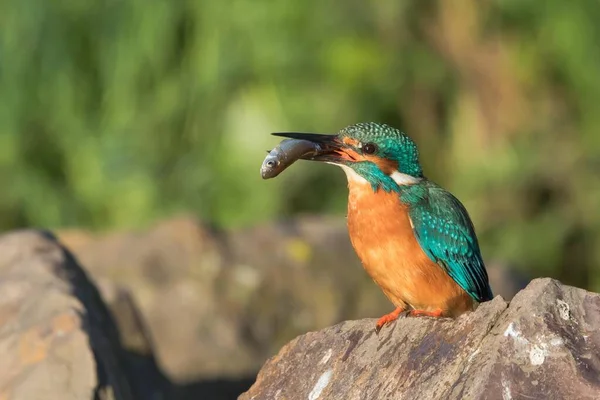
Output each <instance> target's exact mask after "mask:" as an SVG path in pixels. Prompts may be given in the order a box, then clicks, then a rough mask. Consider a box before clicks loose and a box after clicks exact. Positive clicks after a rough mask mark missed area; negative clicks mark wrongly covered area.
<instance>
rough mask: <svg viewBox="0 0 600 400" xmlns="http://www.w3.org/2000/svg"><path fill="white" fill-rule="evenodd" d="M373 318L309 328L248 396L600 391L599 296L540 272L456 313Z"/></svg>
mask: <svg viewBox="0 0 600 400" xmlns="http://www.w3.org/2000/svg"><path fill="white" fill-rule="evenodd" d="M374 324H375V319H368V320H361V321H350V322H344V323H341V324H338V325H336V326H333V327H331V328H327V329H324V330H321V331H318V332H311V333H307V334H305V335H302V336H300V337H298V338H296V339H294V340H293V341H292V342H290V343H289V344H287V345H286V346H285V347H284V348H283V349H281V351H280V352H279V354H278V355H277V356H275V357H273V358H271V359H270V360H269V361H268V362H267V363H266V364H265V365H264V367H263V368H262V370H261V372H260V373H259V375H258V379H257V381H256V383H255V384H254V386H253V387H252V388H251V389H250V390H249V391H248V392H247V393H245V394H243V395H242V396H241V397H240V398H241V399H242V400H250V399H253V400H259V399H281V400H283V399H286V400H292V399H309V400H317V399H349V400H350V399H502V400H509V399H598V398H600V358H599V357H600V295H598V294H596V293H590V292H587V291H585V290H582V289H577V288H573V287H569V286H564V285H561V284H560V283H559V282H557V281H554V280H551V279H537V280H534V281H532V282H531V283H530V285H529V286H528V287H527V288H526V289H524V290H523V291H521V292H519V293H518V294H517V295H516V296H515V297H514V299H513V300H512V301H511V303H510V305H507V304H506V302H504V300H502V298H500V297H496V298H495V299H494V300H493V301H491V302H488V303H485V304H483V305H481V306H480V307H479V308H478V310H477V311H475V312H473V313H469V314H465V315H463V316H461V317H460V318H458V319H457V320H436V319H431V318H402V319H399V320H398V321H396V322H395V323H394V324H393V325H391V326H388V327H386V328H384V329H383V330H382V331H381V333H380V334H379V335H376V334H375V333H374V331H373V327H374Z"/></svg>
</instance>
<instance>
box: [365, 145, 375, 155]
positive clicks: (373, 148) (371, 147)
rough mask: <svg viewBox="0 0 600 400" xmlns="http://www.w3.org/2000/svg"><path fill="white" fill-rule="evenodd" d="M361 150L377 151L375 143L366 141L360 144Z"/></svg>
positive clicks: (366, 152) (371, 152)
mask: <svg viewBox="0 0 600 400" xmlns="http://www.w3.org/2000/svg"><path fill="white" fill-rule="evenodd" d="M362 151H363V153H365V154H373V153H375V152H376V151H377V145H376V144H375V143H366V144H364V145H363V146H362Z"/></svg>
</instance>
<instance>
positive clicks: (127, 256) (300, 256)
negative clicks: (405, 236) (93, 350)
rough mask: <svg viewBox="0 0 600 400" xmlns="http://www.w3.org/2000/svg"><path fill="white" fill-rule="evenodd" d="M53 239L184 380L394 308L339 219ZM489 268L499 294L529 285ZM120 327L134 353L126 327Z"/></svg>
mask: <svg viewBox="0 0 600 400" xmlns="http://www.w3.org/2000/svg"><path fill="white" fill-rule="evenodd" d="M59 236H60V237H61V241H63V242H64V243H65V244H66V245H67V246H68V247H69V248H70V249H71V250H72V251H73V252H74V253H75V254H76V255H77V257H78V259H80V260H81V261H82V264H83V265H84V266H85V268H86V269H87V270H88V271H89V272H90V274H91V275H92V276H94V277H95V278H96V279H97V280H99V281H109V282H112V283H114V284H117V285H118V286H120V287H123V288H125V289H127V290H128V291H129V292H130V293H131V294H132V296H133V298H134V300H135V303H136V304H138V305H139V307H140V309H141V314H142V316H143V319H144V320H145V321H146V322H147V325H148V328H149V332H150V334H151V336H152V338H153V340H154V343H155V345H156V355H157V358H158V359H159V361H160V364H161V365H162V367H163V368H164V370H165V372H166V373H167V374H168V375H169V376H170V377H172V378H173V379H176V380H180V381H190V380H198V379H213V378H226V379H237V378H238V377H247V376H254V374H255V373H256V371H257V370H258V369H259V368H260V366H261V365H262V364H263V363H264V361H265V360H266V358H267V357H269V356H270V355H272V354H274V353H276V352H277V351H278V350H279V349H280V348H281V346H283V345H284V344H285V343H287V342H288V341H289V340H290V339H292V338H293V337H295V336H297V335H300V334H302V333H305V332H307V331H311V330H316V329H322V328H324V327H327V326H331V325H333V324H335V323H337V322H339V321H343V320H348V319H357V318H364V317H376V316H380V315H383V314H385V313H388V312H390V311H391V309H392V305H391V304H390V303H389V302H388V301H387V299H385V297H384V296H383V295H382V293H381V291H380V289H379V288H378V287H377V286H376V285H375V284H373V282H372V281H371V279H370V278H369V277H368V276H367V275H366V273H365V272H364V271H363V269H362V267H361V266H360V263H359V261H358V259H357V257H356V255H355V254H354V251H353V250H352V247H351V245H350V241H349V239H348V233H347V229H346V225H345V221H344V219H343V218H316V217H315V218H311V217H304V218H300V219H296V220H292V221H287V222H280V223H274V224H265V225H262V226H256V227H253V228H248V229H243V230H238V231H215V230H212V229H209V228H208V227H206V226H204V225H202V224H200V223H198V222H196V221H195V220H194V219H193V218H185V217H182V218H178V219H173V220H168V221H164V222H161V223H160V224H158V225H157V226H155V227H153V228H151V229H149V230H147V231H144V232H138V233H136V232H129V233H113V234H109V235H106V236H94V235H90V234H89V233H85V232H81V231H70V232H69V231H64V232H60V233H59ZM488 269H489V272H490V279H491V281H492V286H493V287H494V289H495V290H496V293H498V294H502V295H503V296H505V297H506V296H509V297H512V295H513V294H514V293H515V292H516V291H518V290H519V289H521V288H522V287H524V285H525V284H524V283H523V281H522V280H520V279H518V278H516V276H515V274H514V273H511V272H508V269H506V268H504V267H500V266H496V265H495V264H494V263H490V264H489V268H488ZM110 303H111V304H117V305H118V304H119V303H118V302H117V303H113V302H110ZM113 311H115V314H117V315H119V314H120V313H121V311H119V310H117V309H115V308H114V307H113ZM117 319H118V320H119V321H120V328H121V331H122V332H123V333H124V334H125V336H124V341H125V343H126V344H127V345H128V346H130V348H131V346H133V348H134V349H135V350H136V351H137V350H138V349H137V347H138V345H137V344H136V343H137V342H138V341H139V340H138V338H137V336H136V335H137V334H136V333H135V331H134V330H131V329H130V326H129V324H128V322H127V321H128V319H127V318H125V319H119V318H117ZM134 336H135V337H134ZM232 359H235V360H236V362H235V363H232V362H231V360H232Z"/></svg>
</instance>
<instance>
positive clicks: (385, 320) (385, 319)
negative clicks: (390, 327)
mask: <svg viewBox="0 0 600 400" xmlns="http://www.w3.org/2000/svg"><path fill="white" fill-rule="evenodd" d="M403 311H404V308H402V307H398V308H396V309H395V310H394V311H392V312H391V313H389V314H386V315H384V316H383V317H381V318H379V320H377V325H375V332H376V333H379V331H380V330H381V328H383V326H384V325H385V324H387V323H388V322H392V321H395V320H397V319H398V316H400V314H401V313H402V312H403Z"/></svg>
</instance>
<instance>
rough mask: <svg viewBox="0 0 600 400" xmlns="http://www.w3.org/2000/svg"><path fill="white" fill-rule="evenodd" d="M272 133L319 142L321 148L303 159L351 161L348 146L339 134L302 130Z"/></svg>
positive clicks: (333, 161) (336, 161)
mask: <svg viewBox="0 0 600 400" xmlns="http://www.w3.org/2000/svg"><path fill="white" fill-rule="evenodd" d="M272 135H273V136H280V137H285V138H290V139H297V140H307V141H309V142H312V143H315V144H317V145H318V146H319V150H318V151H317V152H316V153H315V154H313V155H311V156H306V157H302V159H303V160H312V161H322V162H331V163H342V162H344V161H349V157H348V155H347V153H346V151H345V150H346V149H347V146H346V145H345V144H344V142H342V141H341V140H340V138H339V137H338V136H337V135H325V134H321V133H302V132H276V133H273V134H272Z"/></svg>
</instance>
